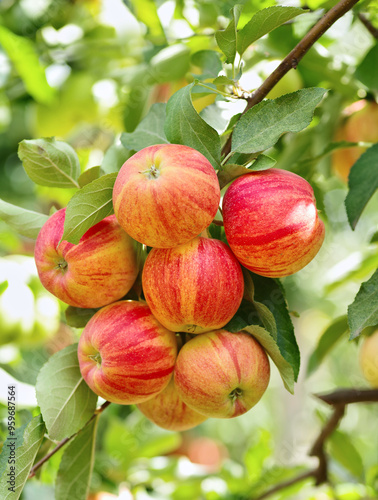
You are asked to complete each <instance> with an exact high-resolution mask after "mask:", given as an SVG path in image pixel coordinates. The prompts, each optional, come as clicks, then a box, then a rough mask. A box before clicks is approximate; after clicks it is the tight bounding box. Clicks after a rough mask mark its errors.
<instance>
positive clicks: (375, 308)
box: [348, 270, 378, 340]
mask: <svg viewBox="0 0 378 500" xmlns="http://www.w3.org/2000/svg"><path fill="white" fill-rule="evenodd" d="M348 323H349V328H350V340H352V339H355V338H356V337H358V336H359V335H360V333H361V332H362V330H363V329H364V328H366V327H367V326H374V325H376V324H378V270H377V271H375V273H374V274H373V276H372V277H371V278H370V279H369V280H368V281H365V282H364V283H362V285H361V288H360V289H359V291H358V293H357V295H356V297H355V299H354V301H353V303H352V304H351V305H350V306H349V307H348Z"/></svg>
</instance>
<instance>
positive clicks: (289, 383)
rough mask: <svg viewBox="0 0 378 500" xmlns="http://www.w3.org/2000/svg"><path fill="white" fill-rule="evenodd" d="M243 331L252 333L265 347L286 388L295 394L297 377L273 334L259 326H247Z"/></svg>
mask: <svg viewBox="0 0 378 500" xmlns="http://www.w3.org/2000/svg"><path fill="white" fill-rule="evenodd" d="M243 331H245V332H247V333H250V334H251V335H252V336H253V337H255V338H256V339H257V340H258V341H259V342H260V344H261V345H262V346H263V347H264V349H265V350H266V352H267V353H268V354H269V356H270V357H271V358H272V360H273V362H274V364H275V365H276V367H277V368H278V371H279V372H280V375H281V378H282V380H283V383H284V386H285V388H286V389H287V390H288V391H289V392H290V393H291V394H294V381H295V375H294V370H293V367H292V366H291V364H290V363H289V362H288V361H286V359H285V358H284V357H283V355H282V354H281V351H280V349H279V347H278V345H277V343H276V341H275V340H274V339H273V337H272V336H271V334H270V333H269V332H268V331H267V330H265V329H264V328H261V326H257V325H250V326H246V327H244V328H243Z"/></svg>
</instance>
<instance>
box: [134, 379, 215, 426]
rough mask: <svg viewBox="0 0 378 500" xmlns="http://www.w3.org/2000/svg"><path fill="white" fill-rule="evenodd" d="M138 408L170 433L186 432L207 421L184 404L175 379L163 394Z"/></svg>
mask: <svg viewBox="0 0 378 500" xmlns="http://www.w3.org/2000/svg"><path fill="white" fill-rule="evenodd" d="M137 406H138V408H139V410H140V411H141V412H142V413H143V415H145V416H146V417H147V418H148V419H149V420H151V421H152V422H154V423H155V424H156V425H158V426H159V427H162V428H163V429H167V430H169V431H186V430H188V429H192V428H193V427H196V426H197V425H199V424H201V423H202V422H204V421H205V420H206V419H207V417H205V416H204V415H201V414H200V413H197V412H196V411H194V410H192V409H191V408H189V406H187V405H186V404H185V403H184V401H183V400H182V399H181V398H180V396H179V394H178V392H177V389H176V386H175V383H174V380H173V377H172V378H171V380H170V381H169V384H168V385H167V387H166V388H165V389H164V390H163V391H162V392H160V393H159V394H158V395H157V396H155V397H154V398H152V399H149V400H148V401H145V402H144V403H140V404H138V405H137Z"/></svg>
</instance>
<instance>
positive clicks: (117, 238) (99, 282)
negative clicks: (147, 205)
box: [34, 208, 138, 308]
mask: <svg viewBox="0 0 378 500" xmlns="http://www.w3.org/2000/svg"><path fill="white" fill-rule="evenodd" d="M65 214H66V210H65V208H62V209H61V210H58V211H57V212H55V213H54V214H53V215H52V216H51V217H50V218H49V219H48V220H47V222H46V223H45V224H44V226H43V227H42V229H41V231H40V232H39V234H38V238H37V241H36V245H35V252H34V256H35V262H36V265H37V270H38V274H39V278H40V280H41V282H42V284H43V286H44V287H45V288H46V289H47V290H48V291H49V292H51V293H52V294H53V295H55V296H56V297H58V298H59V299H60V300H62V301H63V302H66V303H67V304H69V305H71V306H76V307H84V308H92V307H93V308H96V307H102V306H105V305H107V304H110V303H111V302H115V301H116V300H119V299H121V298H122V297H123V296H124V295H126V294H127V292H128V291H129V290H130V288H131V287H132V286H133V284H134V281H135V279H136V277H137V275H138V265H137V255H136V249H135V242H134V241H133V240H132V238H130V236H129V235H128V234H126V233H125V231H124V230H123V229H122V228H121V226H120V225H119V224H118V222H117V220H116V218H115V216H114V215H111V216H109V217H106V218H105V219H103V220H102V221H101V222H98V223H97V224H96V225H94V226H93V227H91V228H90V229H89V230H88V231H87V232H86V233H85V234H84V235H83V236H82V238H81V240H80V242H79V243H78V244H77V245H73V244H72V243H68V242H67V241H62V242H61V243H60V244H59V241H60V239H61V237H62V235H63V226H64V220H65Z"/></svg>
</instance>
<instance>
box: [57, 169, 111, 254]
mask: <svg viewBox="0 0 378 500" xmlns="http://www.w3.org/2000/svg"><path fill="white" fill-rule="evenodd" d="M117 175H118V174H117V173H116V172H114V173H112V174H106V175H103V176H102V177H100V178H99V179H96V180H95V181H92V182H91V183H89V184H87V185H86V186H84V187H83V188H81V189H80V191H77V193H75V194H74V196H73V197H72V198H71V200H70V201H69V203H68V205H67V210H66V218H65V221H64V232H63V236H62V240H65V241H69V242H70V243H73V244H74V245H77V244H78V243H79V241H80V238H81V237H82V236H83V234H84V233H86V232H87V231H88V229H90V228H91V227H92V226H94V225H95V224H97V223H98V222H100V221H101V220H103V219H105V217H107V216H108V215H111V214H112V213H113V201H112V195H113V186H114V183H115V180H116V177H117Z"/></svg>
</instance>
